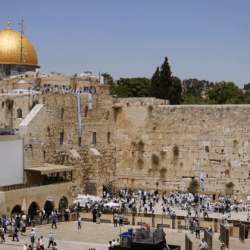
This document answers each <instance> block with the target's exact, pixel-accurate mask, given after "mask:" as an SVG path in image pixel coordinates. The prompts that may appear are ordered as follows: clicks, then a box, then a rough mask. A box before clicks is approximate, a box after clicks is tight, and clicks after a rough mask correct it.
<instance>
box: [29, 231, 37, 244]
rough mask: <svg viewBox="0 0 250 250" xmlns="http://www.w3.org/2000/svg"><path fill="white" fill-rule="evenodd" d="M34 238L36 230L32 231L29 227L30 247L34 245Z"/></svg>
mask: <svg viewBox="0 0 250 250" xmlns="http://www.w3.org/2000/svg"><path fill="white" fill-rule="evenodd" d="M35 238H36V232H35V231H34V229H31V232H30V243H31V246H32V248H33V247H34V244H35Z"/></svg>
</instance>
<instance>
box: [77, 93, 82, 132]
mask: <svg viewBox="0 0 250 250" xmlns="http://www.w3.org/2000/svg"><path fill="white" fill-rule="evenodd" d="M77 102H78V124H79V137H82V119H81V94H80V93H78V94H77Z"/></svg>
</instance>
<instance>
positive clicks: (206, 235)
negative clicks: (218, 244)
mask: <svg viewBox="0 0 250 250" xmlns="http://www.w3.org/2000/svg"><path fill="white" fill-rule="evenodd" d="M204 240H205V241H206V242H207V243H208V244H209V245H210V247H211V249H213V235H212V234H211V232H210V231H208V229H207V228H204Z"/></svg>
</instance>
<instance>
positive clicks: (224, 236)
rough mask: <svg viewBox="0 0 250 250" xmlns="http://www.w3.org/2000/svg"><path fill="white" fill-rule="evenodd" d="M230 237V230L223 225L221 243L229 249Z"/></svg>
mask: <svg viewBox="0 0 250 250" xmlns="http://www.w3.org/2000/svg"><path fill="white" fill-rule="evenodd" d="M229 237H230V230H229V228H226V227H225V226H224V225H223V224H220V238H219V239H220V241H221V242H223V243H224V244H225V246H226V247H227V248H229Z"/></svg>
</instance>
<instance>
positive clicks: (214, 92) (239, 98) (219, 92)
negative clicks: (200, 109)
mask: <svg viewBox="0 0 250 250" xmlns="http://www.w3.org/2000/svg"><path fill="white" fill-rule="evenodd" d="M206 96H207V97H208V98H209V100H212V101H215V102H217V103H218V104H240V103H244V94H243V92H242V91H241V90H240V89H239V88H238V86H236V85H235V84H234V83H233V82H225V81H223V82H222V83H220V84H217V85H215V86H214V87H213V88H211V89H209V90H208V91H207V93H206Z"/></svg>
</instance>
